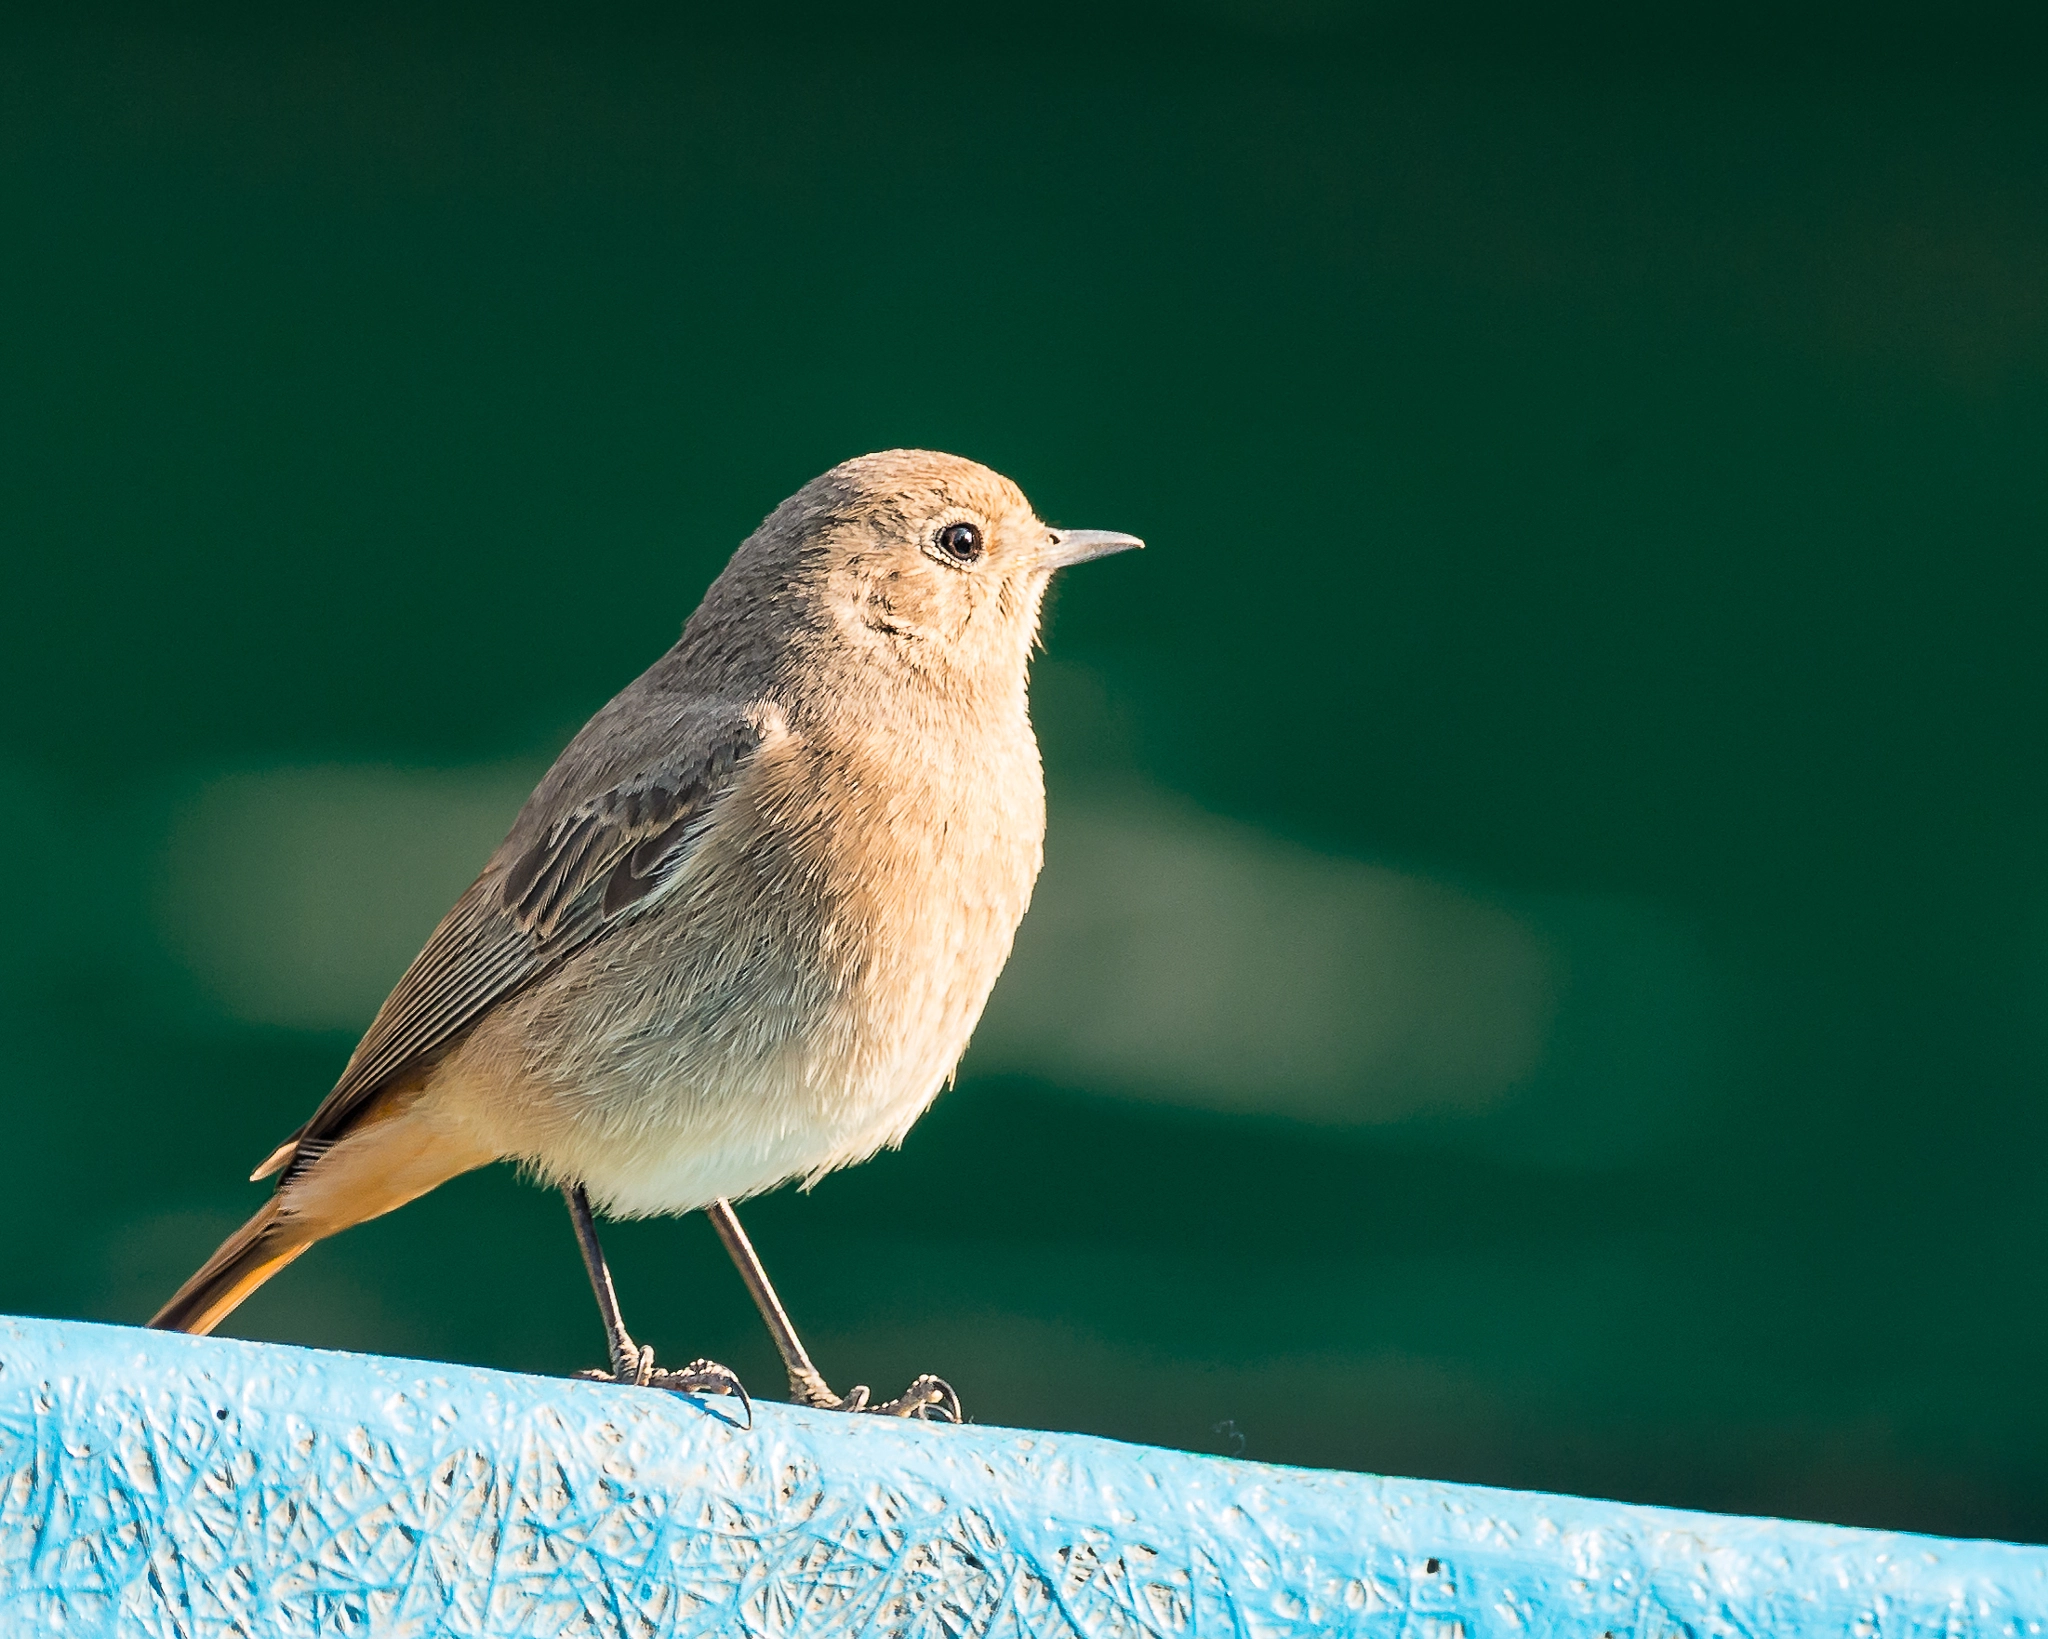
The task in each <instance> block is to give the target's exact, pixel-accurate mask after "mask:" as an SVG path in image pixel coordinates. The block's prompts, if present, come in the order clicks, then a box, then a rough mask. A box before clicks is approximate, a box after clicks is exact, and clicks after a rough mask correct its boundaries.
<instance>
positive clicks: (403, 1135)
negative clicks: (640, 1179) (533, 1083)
mask: <svg viewBox="0 0 2048 1639" xmlns="http://www.w3.org/2000/svg"><path fill="white" fill-rule="evenodd" d="M497 1159H498V1151H497V1150H495V1149H494V1148H492V1147H490V1146H489V1145H487V1144H485V1143H483V1142H482V1141H481V1140H479V1139H477V1138H476V1137H475V1136H474V1135H472V1134H471V1133H469V1131H468V1130H467V1129H466V1128H464V1127H462V1126H460V1125H459V1124H450V1123H449V1122H448V1121H446V1120H444V1119H442V1118H441V1117H440V1116H439V1115H437V1113H436V1110H435V1108H434V1106H433V1105H431V1104H429V1103H428V1102H426V1101H425V1100H422V1099H420V1098H417V1097H413V1096H409V1095H408V1096H401V1097H389V1098H385V1099H383V1100H381V1101H380V1102H379V1103H378V1104H376V1105H375V1106H373V1107H372V1108H371V1109H370V1110H369V1111H368V1113H367V1114H365V1115H364V1116H362V1117H359V1118H358V1119H357V1121H356V1123H355V1124H354V1125H353V1126H352V1127H350V1128H349V1129H348V1130H347V1131H346V1132H345V1133H343V1134H342V1135H341V1136H340V1137H339V1138H336V1139H331V1140H327V1141H325V1142H323V1143H322V1144H321V1145H320V1146H319V1147H318V1148H317V1150H316V1151H315V1152H314V1153H312V1154H311V1155H307V1154H305V1153H304V1152H303V1151H302V1152H301V1154H300V1155H299V1157H298V1159H297V1160H296V1161H295V1162H294V1166H293V1170H292V1171H291V1172H290V1173H289V1174H288V1175H287V1176H286V1177H285V1179H284V1180H283V1182H281V1183H280V1184H279V1185H278V1188H277V1193H276V1194H275V1195H273V1196H271V1198H270V1199H269V1200H268V1201H266V1202H264V1203H263V1207H262V1209H261V1210H260V1211H259V1212H257V1214H256V1216H255V1217H253V1218H251V1219H250V1220H249V1221H248V1222H247V1223H245V1224H244V1225H242V1227H241V1228H240V1229H238V1230H236V1231H235V1232H234V1234H232V1235H230V1236H229V1237H228V1238H227V1239H226V1240H225V1241H223V1242H221V1245H220V1250H219V1251H218V1252H216V1253H214V1255H213V1256H212V1257H210V1258H208V1259H207V1260H206V1262H205V1264H204V1265H203V1266H202V1267H201V1269H200V1271H199V1273H198V1274H196V1275H194V1276H193V1277H192V1278H191V1279H190V1280H188V1281H187V1282H185V1284H184V1285H183V1286H181V1287H179V1288H178V1292H177V1295H176V1296H175V1297H173V1298H172V1299H171V1301H170V1302H169V1303H166V1304H165V1305H164V1306H163V1307H162V1308H161V1309H159V1310H158V1311H157V1312H156V1316H155V1318H154V1319H152V1320H151V1321H150V1325H152V1326H154V1327H156V1328H157V1330H159V1331H164V1332H192V1333H195V1334H197V1335H200V1336H204V1335H205V1334H206V1333H208V1332H210V1331H212V1330H213V1329H214V1327H216V1326H218V1325H219V1324H220V1323H221V1322H222V1321H223V1320H225V1319H227V1317H228V1315H229V1314H230V1313H231V1312H232V1311H233V1309H234V1307H235V1305H236V1304H238V1303H240V1302H241V1301H242V1300H243V1299H244V1298H246V1297H247V1296H248V1295H249V1294H250V1293H251V1292H253V1291H255V1290H256V1288H257V1287H259V1286H261V1285H262V1284H263V1283H264V1282H265V1281H267V1280H268V1279H270V1277H271V1276H272V1275H274V1274H276V1273H277V1272H278V1271H279V1270H280V1269H282V1268H283V1267H284V1266H285V1265H286V1264H288V1263H290V1262H291V1261H292V1259H294V1258H296V1257H297V1256H298V1255H299V1254H300V1253H301V1252H303V1251H305V1250H306V1248H307V1247H309V1246H311V1245H312V1244H313V1243H314V1242H315V1241H318V1240H324V1239H325V1238H326V1237H327V1236H329V1235H336V1234H339V1233H340V1232H341V1231H342V1230H344V1229H347V1228H348V1227H349V1226H350V1225H352V1224H360V1223H367V1222H368V1221H369V1220H370V1219H372V1218H377V1217H381V1216H383V1214H385V1213H387V1212H389V1211H391V1210H392V1209H393V1208H394V1207H401V1206H403V1205H405V1203H406V1202H407V1201H410V1200H412V1199H413V1198H414V1197H416V1196H420V1195H424V1194H425V1193H426V1192H427V1191H428V1190H430V1189H432V1188H433V1187H434V1186H435V1185H436V1184H442V1183H446V1182H447V1181H448V1180H449V1179H450V1178H453V1177H454V1176H455V1175H456V1174H457V1173H459V1172H467V1171H469V1170H470V1168H472V1167H481V1166H484V1165H485V1164H487V1163H489V1162H491V1161H495V1160H497ZM301 1168H303V1170H301Z"/></svg>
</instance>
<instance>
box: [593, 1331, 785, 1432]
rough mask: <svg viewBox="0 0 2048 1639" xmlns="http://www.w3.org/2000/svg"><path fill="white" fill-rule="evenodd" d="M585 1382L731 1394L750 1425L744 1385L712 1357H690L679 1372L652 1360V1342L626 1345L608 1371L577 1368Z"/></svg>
mask: <svg viewBox="0 0 2048 1639" xmlns="http://www.w3.org/2000/svg"><path fill="white" fill-rule="evenodd" d="M576 1375H577V1376H578V1377H579V1378H581V1379H582V1380H583V1381H584V1382H586V1383H623V1384H626V1385H628V1386H629V1387H635V1388H643V1389H667V1390H668V1391H669V1392H670V1393H671V1394H690V1395H706V1394H731V1395H737V1396H738V1397H739V1402H740V1404H741V1405H742V1406H743V1407H745V1408H746V1413H747V1427H748V1428H752V1427H753V1426H754V1402H753V1398H752V1396H750V1395H749V1394H748V1393H747V1388H746V1385H745V1384H744V1383H742V1382H741V1381H740V1380H739V1378H738V1377H737V1376H735V1375H734V1374H733V1372H732V1371H731V1369H730V1368H729V1367H725V1366H721V1365H720V1364H719V1363H718V1362H717V1361H715V1360H693V1361H691V1362H690V1363H689V1364H688V1365H687V1366H685V1367H683V1368H682V1369H681V1370H680V1371H671V1370H669V1369H668V1368H667V1367H665V1366H657V1365H656V1364H655V1363H654V1347H653V1345H652V1344H641V1345H637V1346H634V1345H629V1346H628V1347H626V1348H625V1349H623V1350H621V1351H620V1352H619V1354H618V1355H617V1356H616V1357H615V1358H614V1359H613V1361H612V1369H611V1370H610V1371H597V1370H591V1371H580V1372H578V1373H577V1374H576Z"/></svg>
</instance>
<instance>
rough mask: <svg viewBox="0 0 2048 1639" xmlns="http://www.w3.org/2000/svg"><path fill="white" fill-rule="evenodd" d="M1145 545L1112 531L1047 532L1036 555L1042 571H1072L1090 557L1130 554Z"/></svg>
mask: <svg viewBox="0 0 2048 1639" xmlns="http://www.w3.org/2000/svg"><path fill="white" fill-rule="evenodd" d="M1144 544H1145V543H1144V542H1143V541H1141V540H1139V539H1138V537H1137V536H1135V535H1119V534H1118V533H1117V532H1116V531H1115V530H1113V529H1048V530H1047V531H1046V532H1045V550H1044V551H1043V552H1041V553H1039V555H1038V567H1039V568H1041V569H1071V568H1072V567H1073V566H1074V565H1075V564H1077V563H1086V562H1087V561H1088V560H1089V559H1090V558H1106V557H1108V556H1109V555H1110V554H1111V553H1112V552H1131V551H1135V550H1136V549H1137V548H1139V547H1141V546H1143V545H1144Z"/></svg>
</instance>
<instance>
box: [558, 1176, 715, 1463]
mask: <svg viewBox="0 0 2048 1639" xmlns="http://www.w3.org/2000/svg"><path fill="white" fill-rule="evenodd" d="M562 1196H563V1198H564V1199H565V1200H566V1201H567V1202H568V1203H569V1221H570V1222H571V1223H573V1224H574V1225H575V1226H576V1244H577V1246H578V1247H579V1248H580V1249H581V1250H582V1253H583V1268H584V1271H585V1273H587V1274H588V1275H589V1276H590V1290H591V1291H592V1293H594V1294H595V1295H596V1298H597V1313H598V1318H599V1319H600V1320H602V1321H603V1322H604V1335H605V1344H606V1346H607V1348H608V1349H609V1350H610V1353H611V1357H612V1369H611V1370H610V1371H609V1372H578V1373H577V1374H576V1375H577V1376H578V1377H588V1378H596V1379H598V1380H600V1381H602V1382H607V1383H631V1384H633V1385H635V1386H637V1387H640V1388H657V1389H670V1390H673V1391H674V1392H675V1393H677V1394H734V1395H738V1396H739V1400H740V1404H741V1405H743V1406H745V1407H746V1408H747V1427H749V1428H752V1427H753V1426H754V1403H753V1401H752V1400H751V1399H749V1398H748V1395H747V1391H746V1388H745V1386H744V1385H743V1384H742V1383H741V1382H740V1380H739V1379H738V1378H737V1377H735V1376H734V1375H733V1374H732V1373H731V1372H730V1371H728V1370H727V1369H726V1368H725V1367H723V1366H721V1365H719V1363H718V1362H717V1361H715V1360H693V1361H691V1362H690V1363H689V1365H687V1366H685V1367H684V1368H683V1369H682V1370H681V1371H664V1370H662V1368H661V1367H659V1366H657V1365H655V1363H654V1350H653V1349H652V1348H651V1347H644V1346H642V1345H640V1344H637V1343H635V1342H634V1341H633V1334H632V1333H630V1332H628V1331H627V1330H626V1322H625V1320H624V1318H623V1317H622V1316H621V1315H620V1313H619V1295H618V1293H617V1291H615V1290H614V1289H613V1287H612V1272H611V1269H610V1267H609V1266H608V1265H607V1264H606V1263H605V1261H604V1248H603V1247H602V1246H600V1245H599V1244H598V1239H597V1222H596V1220H595V1219H594V1218H592V1217H591V1214H590V1197H589V1195H587V1194H586V1193H585V1192H584V1189H583V1186H582V1185H581V1184H564V1185H563V1186H562Z"/></svg>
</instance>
